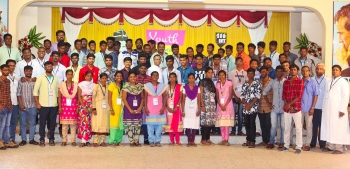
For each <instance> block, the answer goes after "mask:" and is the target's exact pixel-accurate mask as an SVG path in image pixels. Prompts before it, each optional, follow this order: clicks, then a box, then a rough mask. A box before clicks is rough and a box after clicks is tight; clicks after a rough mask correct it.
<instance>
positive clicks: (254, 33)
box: [248, 12, 272, 52]
mask: <svg viewBox="0 0 350 169" xmlns="http://www.w3.org/2000/svg"><path fill="white" fill-rule="evenodd" d="M271 16H272V12H267V26H268V25H269V23H270V19H271ZM266 30H267V28H265V26H264V24H261V25H260V26H259V27H257V28H255V29H249V28H248V31H249V35H250V40H251V41H252V43H254V44H255V45H257V43H258V42H260V41H263V40H264V37H265V34H266ZM257 50H258V46H257V47H256V52H257Z"/></svg>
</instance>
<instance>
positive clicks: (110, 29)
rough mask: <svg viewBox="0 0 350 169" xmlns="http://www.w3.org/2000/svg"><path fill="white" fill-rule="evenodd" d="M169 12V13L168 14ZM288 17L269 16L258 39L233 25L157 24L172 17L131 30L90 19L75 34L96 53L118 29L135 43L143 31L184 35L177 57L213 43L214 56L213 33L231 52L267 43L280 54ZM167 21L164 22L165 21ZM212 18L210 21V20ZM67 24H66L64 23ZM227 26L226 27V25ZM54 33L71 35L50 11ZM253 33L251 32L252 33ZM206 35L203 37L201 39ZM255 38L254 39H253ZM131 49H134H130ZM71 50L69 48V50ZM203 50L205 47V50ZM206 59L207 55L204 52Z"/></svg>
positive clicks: (54, 10) (57, 13) (281, 14)
mask: <svg viewBox="0 0 350 169" xmlns="http://www.w3.org/2000/svg"><path fill="white" fill-rule="evenodd" d="M162 11H163V10H154V11H153V14H155V13H157V12H158V13H160V12H162ZM170 11H172V10H170ZM221 12H223V13H222V14H221V15H223V16H225V12H226V11H221ZM172 15H173V16H176V15H178V17H179V14H177V13H176V12H173V13H172ZM216 15H218V14H215V15H214V14H213V15H212V16H213V17H216ZM289 15H290V14H289V13H288V12H272V15H271V16H270V18H271V19H269V22H268V28H267V29H266V28H265V27H264V25H263V24H262V25H260V27H258V29H260V28H264V29H266V35H265V36H264V35H261V34H260V33H256V34H251V33H250V32H251V31H252V30H251V29H248V28H247V27H245V26H240V27H237V23H236V22H234V23H233V24H231V26H229V27H227V28H224V27H219V26H217V25H216V24H215V22H213V23H212V25H211V26H207V25H206V24H204V25H202V26H199V27H196V28H193V27H192V26H190V25H188V24H187V23H186V22H183V24H182V25H180V24H179V20H180V19H177V20H175V21H174V24H171V25H169V26H164V25H161V24H160V23H158V19H160V20H167V19H168V18H171V17H172V16H159V18H156V17H154V18H153V19H154V20H153V24H151V25H150V24H149V23H148V22H145V23H143V24H141V25H138V26H135V25H133V24H131V23H129V22H128V21H126V22H124V24H123V25H120V24H119V22H114V23H112V24H110V25H104V24H101V23H99V22H98V21H97V20H96V19H93V24H89V22H85V23H83V24H82V25H81V29H80V32H79V34H78V39H81V38H87V39H88V41H90V40H95V41H96V42H97V46H96V51H99V50H100V49H99V45H98V43H99V42H100V41H101V40H106V37H108V36H113V33H115V32H117V31H118V30H120V29H123V30H124V31H125V33H126V36H127V37H128V38H131V39H134V40H135V39H137V38H141V39H143V42H144V43H145V42H146V30H184V31H185V32H186V34H185V39H184V43H183V45H182V46H180V53H181V54H185V53H186V48H187V47H195V46H196V45H197V44H203V45H204V46H206V45H207V44H209V43H213V44H214V45H215V49H214V53H217V50H218V48H219V47H218V46H217V45H216V44H215V40H216V39H215V38H216V37H215V33H216V32H226V33H227V41H226V45H228V44H230V45H232V46H233V51H236V44H237V43H238V42H243V43H244V44H245V45H246V46H247V45H248V44H249V43H254V44H256V43H257V42H258V41H265V42H266V43H267V44H268V43H269V42H270V41H271V40H276V41H277V42H278V43H279V45H278V46H277V51H278V52H279V53H281V52H283V49H282V47H283V46H282V45H281V44H282V43H283V42H285V41H289V30H290V28H289V21H290V18H289ZM167 17H168V18H167ZM213 17H212V18H213ZM66 22H68V21H66ZM228 24H229V23H228ZM57 30H64V31H65V32H66V34H67V32H69V31H71V30H68V29H64V28H63V24H62V22H61V15H60V8H52V36H51V37H52V39H56V35H55V32H56V31H57ZM253 31H254V29H253ZM203 35H206V36H203ZM257 36H258V37H257ZM121 43H122V46H123V43H124V45H125V42H121ZM134 47H135V46H134ZM72 48H73V47H72ZM205 48H206V47H205ZM165 50H166V52H167V53H168V54H169V53H171V48H170V46H166V49H165ZM245 52H246V53H247V52H248V48H247V47H246V48H245ZM265 53H267V54H268V53H270V52H269V49H268V46H267V47H266V48H265ZM204 54H205V55H206V54H207V53H206V52H204Z"/></svg>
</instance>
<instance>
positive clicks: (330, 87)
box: [329, 76, 341, 91]
mask: <svg viewBox="0 0 350 169" xmlns="http://www.w3.org/2000/svg"><path fill="white" fill-rule="evenodd" d="M340 78H341V76H339V78H338V80H339V79H340ZM333 80H334V79H332V82H331V86H329V91H331V89H332V87H333V86H334V85H335V84H336V83H337V82H338V80H337V81H335V82H334V84H332V83H333Z"/></svg>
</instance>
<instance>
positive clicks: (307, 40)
mask: <svg viewBox="0 0 350 169" xmlns="http://www.w3.org/2000/svg"><path fill="white" fill-rule="evenodd" d="M304 37H305V41H306V42H309V39H307V36H306V34H305V33H304Z"/></svg>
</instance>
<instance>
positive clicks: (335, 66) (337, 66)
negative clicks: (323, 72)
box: [332, 65, 342, 71]
mask: <svg viewBox="0 0 350 169" xmlns="http://www.w3.org/2000/svg"><path fill="white" fill-rule="evenodd" d="M334 68H338V69H339V70H340V71H341V70H342V69H341V67H340V66H339V65H333V66H332V69H334Z"/></svg>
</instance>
